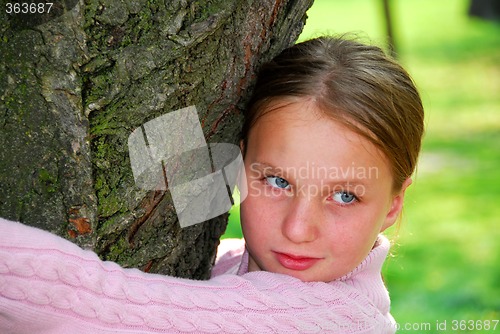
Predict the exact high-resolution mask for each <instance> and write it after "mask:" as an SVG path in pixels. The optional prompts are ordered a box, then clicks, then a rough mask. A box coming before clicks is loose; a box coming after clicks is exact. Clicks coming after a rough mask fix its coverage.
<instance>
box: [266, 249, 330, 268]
mask: <svg viewBox="0 0 500 334" xmlns="http://www.w3.org/2000/svg"><path fill="white" fill-rule="evenodd" d="M274 254H275V255H276V259H277V260H278V262H279V263H280V264H281V265H282V266H283V267H285V268H287V269H290V270H299V271H301V270H306V269H309V268H311V267H312V266H313V265H314V264H315V263H316V262H318V261H319V260H321V259H320V258H315V257H304V256H296V255H291V254H287V253H280V252H274Z"/></svg>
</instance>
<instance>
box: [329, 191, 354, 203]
mask: <svg viewBox="0 0 500 334" xmlns="http://www.w3.org/2000/svg"><path fill="white" fill-rule="evenodd" d="M333 200H334V201H335V202H337V203H339V204H351V203H353V202H355V201H356V200H357V198H356V196H355V195H354V194H352V193H350V192H347V191H339V192H336V193H335V194H333Z"/></svg>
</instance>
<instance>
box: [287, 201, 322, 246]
mask: <svg viewBox="0 0 500 334" xmlns="http://www.w3.org/2000/svg"><path fill="white" fill-rule="evenodd" d="M320 210H321V209H320V207H319V206H318V205H316V204H315V199H314V198H310V197H309V196H304V197H295V198H294V199H293V201H292V203H290V207H289V211H288V213H287V215H286V216H285V219H284V221H283V223H282V226H281V230H282V233H283V235H284V236H285V237H286V238H287V239H288V240H290V241H292V242H294V243H303V242H311V241H314V240H316V239H317V238H318V236H319V226H320V223H321V222H320V221H319V219H320V217H321V215H320Z"/></svg>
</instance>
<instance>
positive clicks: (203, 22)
mask: <svg viewBox="0 0 500 334" xmlns="http://www.w3.org/2000/svg"><path fill="white" fill-rule="evenodd" d="M31 2H36V3H44V1H41V0H40V1H31ZM311 4H312V0H244V1H241V0H217V1H214V0H199V1H188V0H178V1H175V0H174V1H170V0H169V1H153V0H133V1H119V0H85V1H75V0H66V1H64V3H63V2H60V3H54V5H53V8H51V12H50V13H47V9H48V6H49V5H48V4H47V5H38V6H39V7H37V12H36V13H27V14H24V15H23V14H22V13H15V12H14V10H15V8H11V11H13V12H12V13H11V14H8V13H7V11H8V8H7V6H8V5H7V4H6V5H5V6H4V5H2V12H1V13H0V58H1V65H0V99H1V104H0V128H1V135H0V147H1V149H0V216H2V217H5V218H9V219H13V220H18V221H22V222H24V223H26V224H29V225H34V226H38V227H40V228H43V229H45V230H49V231H52V232H54V233H56V234H58V235H60V236H63V237H66V238H69V239H71V240H72V241H74V242H75V243H77V244H79V245H81V246H83V247H86V248H90V249H93V250H94V251H95V252H97V253H98V254H99V256H100V257H101V258H103V259H106V260H112V261H116V262H118V263H120V264H122V265H124V266H126V267H137V268H140V269H142V270H145V271H150V272H158V273H164V274H168V275H176V276H181V277H191V278H197V279H202V278H207V277H208V276H209V272H210V268H211V264H212V262H213V259H214V254H215V249H216V246H217V244H218V240H219V237H220V236H221V234H222V233H223V231H224V230H225V226H226V223H227V214H226V215H222V216H219V217H217V218H214V219H211V220H209V221H206V222H204V223H200V224H197V225H193V226H190V227H186V228H181V227H180V226H179V223H178V221H177V216H176V212H175V210H174V207H173V204H172V197H171V195H170V192H169V191H168V190H167V191H146V190H141V189H139V188H138V187H136V186H135V184H134V178H133V174H132V170H131V164H130V158H129V155H128V148H127V138H128V136H129V135H130V134H131V133H132V131H134V129H136V128H138V127H140V126H141V125H142V124H143V123H145V122H147V121H149V120H151V119H153V118H155V117H158V116H160V115H162V114H165V113H168V112H169V111H174V110H177V109H180V108H183V107H186V106H190V105H196V107H197V109H198V112H199V116H200V120H201V122H202V128H203V132H204V135H205V138H206V141H207V142H209V143H210V142H212V143H214V142H220V143H223V142H226V143H236V142H237V140H238V135H239V131H240V126H241V121H242V114H241V110H242V108H244V105H245V101H246V99H247V97H248V95H249V91H250V90H251V85H252V83H253V78H254V74H255V69H256V68H257V67H258V66H259V64H261V63H262V62H263V61H266V60H269V59H270V58H272V57H273V56H274V55H276V54H277V53H278V52H279V51H280V50H282V49H283V48H285V47H287V46H289V45H291V44H292V43H293V42H294V41H295V40H296V38H297V36H298V34H299V33H300V31H301V30H302V27H303V24H304V21H305V12H306V10H307V8H309V6H310V5H311ZM40 6H41V7H43V6H45V7H44V8H43V10H44V12H43V13H40V8H41V7H40ZM18 11H22V8H18ZM0 233H1V232H0Z"/></svg>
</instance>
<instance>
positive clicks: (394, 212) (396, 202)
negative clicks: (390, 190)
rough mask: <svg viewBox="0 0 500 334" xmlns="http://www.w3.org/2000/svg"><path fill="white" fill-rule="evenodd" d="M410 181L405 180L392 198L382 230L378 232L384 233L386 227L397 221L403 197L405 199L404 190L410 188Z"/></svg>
mask: <svg viewBox="0 0 500 334" xmlns="http://www.w3.org/2000/svg"><path fill="white" fill-rule="evenodd" d="M412 182H413V181H412V179H411V178H410V177H409V178H407V179H406V180H405V181H404V182H403V185H402V186H401V190H400V191H399V192H398V193H396V194H395V195H394V197H393V198H392V203H391V207H390V209H389V212H388V213H387V216H386V217H385V222H384V224H383V225H382V228H381V230H380V232H382V231H385V229H387V228H388V227H390V226H392V225H394V223H395V222H396V220H397V219H398V217H399V215H400V213H401V210H403V202H404V197H405V191H406V189H407V188H408V187H409V186H410V184H411V183H412Z"/></svg>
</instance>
